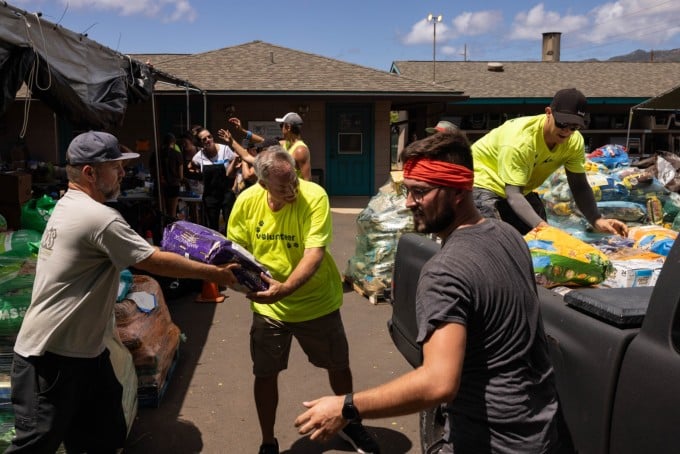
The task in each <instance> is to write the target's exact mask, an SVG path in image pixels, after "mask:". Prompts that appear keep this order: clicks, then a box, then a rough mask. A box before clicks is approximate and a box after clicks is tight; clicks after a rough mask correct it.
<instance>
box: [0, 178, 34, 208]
mask: <svg viewBox="0 0 680 454" xmlns="http://www.w3.org/2000/svg"><path fill="white" fill-rule="evenodd" d="M32 185H33V180H32V178H31V174H30V173H26V172H4V173H0V203H15V202H18V203H20V204H23V203H25V202H28V201H29V200H30V199H31V193H32V189H31V187H32Z"/></svg>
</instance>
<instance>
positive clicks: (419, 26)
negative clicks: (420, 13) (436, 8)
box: [401, 19, 450, 45]
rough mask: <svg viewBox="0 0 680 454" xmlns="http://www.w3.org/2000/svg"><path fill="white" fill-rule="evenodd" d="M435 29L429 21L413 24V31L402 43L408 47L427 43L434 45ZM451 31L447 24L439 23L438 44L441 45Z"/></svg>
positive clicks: (424, 20) (423, 20)
mask: <svg viewBox="0 0 680 454" xmlns="http://www.w3.org/2000/svg"><path fill="white" fill-rule="evenodd" d="M434 27H435V26H434V24H433V23H432V22H428V21H427V19H422V20H419V21H418V22H416V23H415V24H413V27H411V31H410V32H408V34H407V35H406V36H404V37H403V38H402V39H401V42H402V43H404V44H406V45H412V44H426V43H428V44H432V38H433V37H434ZM449 31H450V27H448V26H447V25H446V23H445V22H438V23H437V42H438V43H439V42H443V41H444V40H446V39H447V38H446V37H447V35H448V33H449Z"/></svg>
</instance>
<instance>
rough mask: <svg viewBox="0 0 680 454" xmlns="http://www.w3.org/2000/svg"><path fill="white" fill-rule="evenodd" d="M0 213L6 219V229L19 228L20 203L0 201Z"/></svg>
mask: <svg viewBox="0 0 680 454" xmlns="http://www.w3.org/2000/svg"><path fill="white" fill-rule="evenodd" d="M0 214H1V215H2V217H3V218H5V220H6V221H7V230H19V229H20V228H21V204H20V203H18V202H15V203H5V202H0Z"/></svg>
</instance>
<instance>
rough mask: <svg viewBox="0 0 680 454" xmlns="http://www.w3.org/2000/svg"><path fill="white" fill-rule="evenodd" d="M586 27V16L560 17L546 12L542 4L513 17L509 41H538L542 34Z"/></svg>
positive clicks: (565, 31)
mask: <svg viewBox="0 0 680 454" xmlns="http://www.w3.org/2000/svg"><path fill="white" fill-rule="evenodd" d="M587 25H588V18H587V17H586V16H578V15H571V14H566V15H564V16H562V15H560V14H559V13H557V12H554V11H546V10H545V8H544V7H543V3H539V4H538V5H536V6H534V7H533V8H531V9H530V10H529V11H528V12H521V13H518V14H517V15H516V16H515V19H514V21H513V24H512V31H511V32H510V35H509V36H508V38H509V39H531V40H533V39H540V38H541V36H542V34H543V33H546V32H560V33H562V34H566V33H570V32H573V31H576V30H579V29H583V28H585V27H586V26H587Z"/></svg>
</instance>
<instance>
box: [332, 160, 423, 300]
mask: <svg viewBox="0 0 680 454" xmlns="http://www.w3.org/2000/svg"><path fill="white" fill-rule="evenodd" d="M401 180H402V176H401V172H393V173H392V175H391V177H390V180H389V181H388V182H387V183H386V184H385V185H383V186H382V187H381V188H380V190H379V191H378V193H377V194H376V195H375V196H373V197H372V198H371V200H370V201H369V202H368V205H367V206H366V208H364V209H363V210H362V211H361V212H360V213H359V216H358V217H357V220H356V224H357V236H356V245H355V250H354V255H353V256H352V257H351V258H350V259H349V260H348V263H347V268H346V270H345V273H344V276H345V280H346V281H348V282H351V283H352V284H353V285H354V286H355V287H357V289H358V290H359V291H360V292H361V293H362V294H364V295H365V296H368V297H369V298H370V299H371V300H372V301H373V300H376V299H378V298H383V297H386V296H387V294H388V293H389V291H390V289H391V286H392V271H393V269H394V259H395V253H396V250H397V243H398V241H399V237H400V236H401V234H403V233H407V232H412V231H413V230H414V227H413V216H412V215H411V210H409V209H408V208H406V192H405V191H404V189H403V186H402V185H401Z"/></svg>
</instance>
